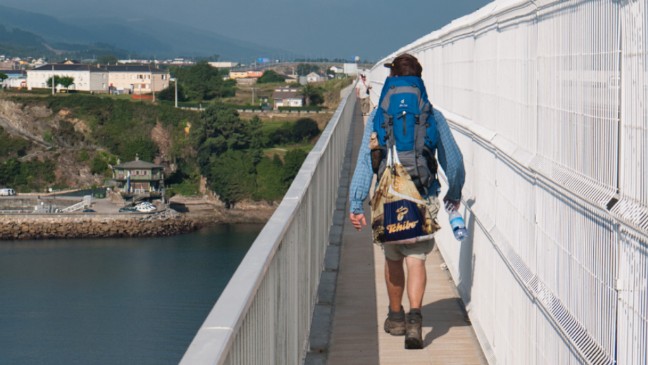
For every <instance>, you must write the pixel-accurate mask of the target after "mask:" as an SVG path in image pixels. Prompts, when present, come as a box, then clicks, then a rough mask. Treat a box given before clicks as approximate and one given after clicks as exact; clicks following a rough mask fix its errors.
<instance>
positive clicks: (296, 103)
mask: <svg viewBox="0 0 648 365" xmlns="http://www.w3.org/2000/svg"><path fill="white" fill-rule="evenodd" d="M272 100H273V101H274V109H275V110H278V109H279V107H286V106H288V107H297V108H298V107H302V106H304V97H303V96H302V95H300V94H299V91H298V90H297V89H290V88H281V89H275V91H274V93H272Z"/></svg>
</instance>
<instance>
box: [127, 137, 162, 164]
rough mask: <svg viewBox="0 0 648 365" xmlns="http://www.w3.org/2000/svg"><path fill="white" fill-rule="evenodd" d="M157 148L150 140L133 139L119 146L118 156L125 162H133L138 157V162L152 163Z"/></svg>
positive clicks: (143, 138)
mask: <svg viewBox="0 0 648 365" xmlns="http://www.w3.org/2000/svg"><path fill="white" fill-rule="evenodd" d="M157 152H158V147H157V145H156V144H155V142H153V141H152V140H151V139H150V138H147V137H133V138H131V139H128V140H127V141H126V143H124V144H123V145H121V148H120V153H119V156H121V157H122V159H124V160H126V161H131V160H134V159H135V157H139V159H140V160H144V161H149V162H151V161H153V159H154V158H155V155H157Z"/></svg>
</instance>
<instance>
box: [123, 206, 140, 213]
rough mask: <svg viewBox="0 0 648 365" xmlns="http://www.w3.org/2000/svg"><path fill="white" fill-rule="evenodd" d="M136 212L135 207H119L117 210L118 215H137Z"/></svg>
mask: <svg viewBox="0 0 648 365" xmlns="http://www.w3.org/2000/svg"><path fill="white" fill-rule="evenodd" d="M137 212H138V210H137V209H135V207H121V208H119V213H137Z"/></svg>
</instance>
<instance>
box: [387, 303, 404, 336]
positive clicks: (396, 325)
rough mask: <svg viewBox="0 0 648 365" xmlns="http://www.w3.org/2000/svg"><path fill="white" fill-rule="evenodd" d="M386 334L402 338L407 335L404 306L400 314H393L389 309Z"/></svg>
mask: <svg viewBox="0 0 648 365" xmlns="http://www.w3.org/2000/svg"><path fill="white" fill-rule="evenodd" d="M385 332H387V333H389V334H390V335H392V336H402V335H404V334H405V311H404V310H403V307H402V306H401V309H400V311H399V312H392V311H391V309H389V313H388V314H387V319H385Z"/></svg>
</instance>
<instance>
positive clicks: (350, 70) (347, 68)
mask: <svg viewBox="0 0 648 365" xmlns="http://www.w3.org/2000/svg"><path fill="white" fill-rule="evenodd" d="M343 67H344V73H345V74H347V75H349V76H355V75H357V74H358V64H357V63H345V64H344V66H343Z"/></svg>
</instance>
